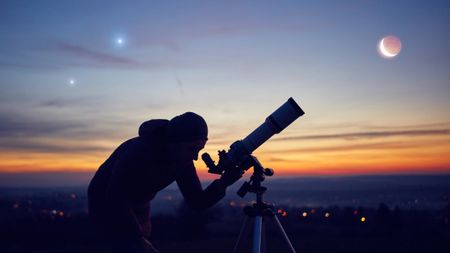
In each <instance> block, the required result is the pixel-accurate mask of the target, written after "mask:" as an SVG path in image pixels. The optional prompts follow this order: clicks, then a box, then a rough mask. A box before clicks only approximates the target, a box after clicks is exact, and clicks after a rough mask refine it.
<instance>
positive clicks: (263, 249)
mask: <svg viewBox="0 0 450 253" xmlns="http://www.w3.org/2000/svg"><path fill="white" fill-rule="evenodd" d="M262 222H263V223H262V232H261V253H266V246H267V245H266V243H267V240H266V223H267V220H266V217H265V216H263V220H262Z"/></svg>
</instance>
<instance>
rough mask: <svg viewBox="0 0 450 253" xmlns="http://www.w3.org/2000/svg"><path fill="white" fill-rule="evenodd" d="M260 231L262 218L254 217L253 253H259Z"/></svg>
mask: <svg viewBox="0 0 450 253" xmlns="http://www.w3.org/2000/svg"><path fill="white" fill-rule="evenodd" d="M261 229H262V216H256V217H255V225H254V229H253V253H261Z"/></svg>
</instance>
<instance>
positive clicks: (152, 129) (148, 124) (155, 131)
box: [139, 119, 169, 140]
mask: <svg viewBox="0 0 450 253" xmlns="http://www.w3.org/2000/svg"><path fill="white" fill-rule="evenodd" d="M168 123H169V120H167V119H152V120H149V121H145V122H144V123H142V124H141V126H140V127H139V136H140V137H142V138H144V139H145V140H151V139H153V140H155V139H162V138H164V136H165V135H166V130H167V124H168Z"/></svg>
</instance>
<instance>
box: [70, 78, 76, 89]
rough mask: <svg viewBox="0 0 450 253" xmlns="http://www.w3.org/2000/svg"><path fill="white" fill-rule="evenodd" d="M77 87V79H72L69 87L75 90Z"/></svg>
mask: <svg viewBox="0 0 450 253" xmlns="http://www.w3.org/2000/svg"><path fill="white" fill-rule="evenodd" d="M76 86H77V84H76V82H75V79H70V80H69V87H70V88H74V87H76Z"/></svg>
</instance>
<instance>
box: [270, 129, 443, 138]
mask: <svg viewBox="0 0 450 253" xmlns="http://www.w3.org/2000/svg"><path fill="white" fill-rule="evenodd" d="M439 135H450V129H424V130H400V131H369V132H354V133H342V134H322V135H306V136H291V137H280V138H274V139H273V141H296V140H332V139H339V140H357V139H379V138H387V137H416V136H439Z"/></svg>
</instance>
